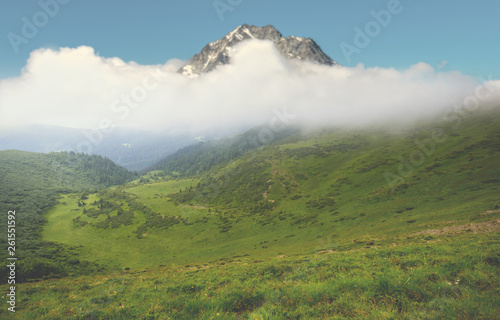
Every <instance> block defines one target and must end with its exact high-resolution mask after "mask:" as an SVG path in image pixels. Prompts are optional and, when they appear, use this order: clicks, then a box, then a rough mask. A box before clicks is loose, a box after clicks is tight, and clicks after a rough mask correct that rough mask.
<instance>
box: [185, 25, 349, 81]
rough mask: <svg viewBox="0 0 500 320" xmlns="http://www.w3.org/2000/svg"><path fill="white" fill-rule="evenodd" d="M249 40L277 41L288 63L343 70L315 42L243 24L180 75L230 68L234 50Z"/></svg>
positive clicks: (209, 45) (202, 51)
mask: <svg viewBox="0 0 500 320" xmlns="http://www.w3.org/2000/svg"><path fill="white" fill-rule="evenodd" d="M249 39H259V40H270V41H273V42H274V44H275V45H276V48H277V49H278V51H279V52H280V53H281V54H282V55H283V56H284V57H285V58H287V59H299V60H309V61H314V62H317V63H320V64H325V65H329V66H334V65H336V66H339V64H338V63H337V62H335V61H333V60H332V59H331V58H330V57H329V56H328V55H327V54H325V53H324V52H323V50H321V48H320V47H319V46H318V44H317V43H316V42H315V41H314V40H313V39H311V38H302V37H295V36H289V37H286V38H285V37H283V35H282V34H281V33H280V32H279V31H278V30H277V29H276V28H275V27H274V26H272V25H267V26H264V27H258V26H254V25H248V24H242V25H241V26H238V27H237V28H236V29H234V30H233V31H231V32H229V33H228V34H226V35H225V36H224V37H223V38H222V39H219V40H217V41H215V42H211V43H209V44H207V45H206V46H205V47H204V48H203V49H202V50H201V52H200V53H198V54H195V55H194V56H193V57H192V58H191V59H189V61H188V62H187V63H186V64H185V65H184V66H183V67H182V68H180V69H179V71H178V72H179V73H182V74H184V75H187V76H191V77H196V76H198V75H200V74H201V73H206V72H210V71H212V70H213V69H215V68H216V67H217V66H219V65H224V64H228V63H229V62H230V52H231V48H232V47H233V46H235V45H236V44H238V43H240V42H242V41H245V40H249Z"/></svg>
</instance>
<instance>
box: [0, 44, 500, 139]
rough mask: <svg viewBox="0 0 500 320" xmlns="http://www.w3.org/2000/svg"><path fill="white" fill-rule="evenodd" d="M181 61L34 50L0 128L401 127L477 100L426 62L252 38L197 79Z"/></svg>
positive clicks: (14, 83)
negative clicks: (290, 118) (276, 119)
mask: <svg viewBox="0 0 500 320" xmlns="http://www.w3.org/2000/svg"><path fill="white" fill-rule="evenodd" d="M182 63H183V62H182V61H180V60H175V59H174V60H169V61H167V62H166V63H165V64H164V65H154V66H143V65H139V64H137V63H135V62H124V61H123V60H121V59H119V58H104V57H101V56H99V55H98V54H97V53H96V52H95V51H94V49H93V48H90V47H86V46H82V47H78V48H60V49H59V50H52V49H40V50H36V51H33V52H32V53H31V55H30V58H29V59H28V61H27V64H26V66H25V68H24V69H23V71H22V74H21V75H20V76H19V77H16V78H9V79H4V80H2V81H0V127H1V128H12V127H19V126H24V125H29V124H48V125H61V126H66V127H75V128H92V129H101V130H103V131H104V130H106V129H108V128H109V127H112V126H119V127H136V128H141V129H155V130H176V131H185V130H189V131H193V130H194V131H203V130H207V129H217V128H226V129H227V128H237V127H240V126H245V127H248V126H253V125H259V124H262V123H268V122H269V120H270V119H271V118H273V116H274V115H273V110H274V112H276V110H281V111H283V110H284V108H286V112H287V113H290V114H293V115H295V118H294V120H295V121H297V122H304V123H312V124H332V125H339V124H366V123H374V122H377V121H405V120H411V119H418V118H421V117H426V116H430V115H434V114H439V113H440V112H443V110H444V109H445V108H449V107H450V106H452V105H453V104H456V103H460V102H461V101H463V100H464V98H465V97H466V96H467V95H477V93H475V89H477V86H478V84H479V83H478V81H477V80H475V79H472V78H470V77H467V76H464V75H462V74H460V73H458V72H438V71H436V70H434V69H433V68H432V67H431V66H429V65H428V64H425V63H418V64H416V65H413V66H410V67H409V68H407V69H406V70H395V69H391V68H389V69H387V68H365V67H364V66H363V65H361V64H360V65H358V66H356V67H354V68H347V67H342V68H335V67H328V66H322V65H317V64H313V63H309V62H304V61H291V60H287V59H284V58H283V57H282V56H281V55H280V54H279V52H278V51H277V50H276V49H275V47H274V45H273V44H272V43H271V42H268V41H259V40H252V41H245V42H243V43H241V44H240V45H238V46H236V47H235V48H233V50H232V63H231V64H230V65H224V66H220V67H219V68H217V69H216V70H214V71H213V72H211V73H208V74H203V75H202V76H200V77H198V78H188V77H186V76H183V75H180V74H178V73H177V72H176V71H177V70H178V68H179V67H181V66H182ZM488 88H489V91H488V92H489V93H490V94H488V95H487V96H486V95H484V99H482V100H488V101H493V100H495V99H496V100H497V101H500V94H499V92H500V83H499V82H498V81H490V82H489V83H488ZM492 88H493V89H492ZM476 91H477V90H476Z"/></svg>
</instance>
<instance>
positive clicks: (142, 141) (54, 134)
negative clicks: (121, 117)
mask: <svg viewBox="0 0 500 320" xmlns="http://www.w3.org/2000/svg"><path fill="white" fill-rule="evenodd" d="M198 141H199V138H198V139H196V138H195V137H194V136H192V135H187V134H184V135H171V134H167V133H152V132H147V131H141V130H136V129H129V128H127V129H126V128H116V129H115V130H114V131H112V132H111V133H107V134H102V133H99V132H98V131H95V130H86V129H75V128H64V127H58V126H42V125H36V126H29V127H27V128H23V129H17V130H14V131H8V132H1V131H0V150H8V149H16V150H22V151H30V152H52V151H75V152H78V151H82V152H85V153H90V154H98V155H102V156H104V157H107V158H109V159H111V160H113V161H114V162H115V163H117V164H119V165H121V166H123V167H125V168H127V169H129V170H139V169H143V168H146V167H148V166H150V165H152V164H153V163H155V162H157V161H158V160H160V159H162V158H164V157H165V156H168V155H169V154H172V153H174V152H176V151H177V150H179V149H180V148H182V147H184V146H187V145H190V144H193V143H197V142H198ZM88 146H90V149H89V148H88Z"/></svg>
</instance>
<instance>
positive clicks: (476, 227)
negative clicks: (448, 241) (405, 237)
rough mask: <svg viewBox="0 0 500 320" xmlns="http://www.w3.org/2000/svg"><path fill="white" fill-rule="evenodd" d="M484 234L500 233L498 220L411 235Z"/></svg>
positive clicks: (499, 221)
mask: <svg viewBox="0 0 500 320" xmlns="http://www.w3.org/2000/svg"><path fill="white" fill-rule="evenodd" d="M466 232H472V233H484V232H500V219H493V220H490V221H485V222H478V223H467V224H463V225H459V226H451V227H444V228H442V229H429V230H424V231H420V232H416V233H413V234H411V235H412V236H418V235H427V234H431V235H443V234H460V233H466Z"/></svg>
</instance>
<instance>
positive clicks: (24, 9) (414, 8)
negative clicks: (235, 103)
mask: <svg viewBox="0 0 500 320" xmlns="http://www.w3.org/2000/svg"><path fill="white" fill-rule="evenodd" d="M53 1H56V0H42V1H41V2H42V3H50V2H53ZM391 1H395V0H383V1H364V0H344V1H319V0H312V1H293V0H288V1H264V0H241V1H239V0H220V1H219V2H218V3H219V4H220V3H223V4H226V5H228V6H230V9H232V10H231V11H226V12H224V13H223V15H222V17H223V19H221V18H220V15H219V14H218V12H217V10H216V9H215V8H214V1H213V0H203V1H202V0H191V1H160V0H142V1H131V0H125V1H124V0H120V1H118V0H104V1H103V0H85V1H76V0H69V1H68V0H65V1H62V0H60V2H67V3H66V4H59V5H58V6H59V10H58V12H57V13H56V14H55V15H54V17H49V18H48V19H47V21H44V20H43V19H44V17H43V14H40V12H43V11H42V8H41V6H40V4H39V2H38V1H13V0H1V1H0V33H1V41H0V56H1V59H0V79H2V78H7V77H14V76H17V75H19V74H20V70H21V68H22V67H23V66H24V65H25V63H26V60H27V58H28V57H29V54H30V52H31V51H33V50H36V49H38V48H43V47H46V48H47V47H48V48H58V47H78V46H81V45H86V46H91V47H93V48H94V49H95V51H96V52H97V53H99V55H101V56H104V57H119V58H121V59H123V60H125V61H136V62H137V63H140V64H163V63H165V62H166V61H167V60H169V59H172V58H179V59H184V60H187V59H189V58H190V57H191V56H192V55H193V54H195V53H197V52H199V51H200V50H201V48H202V47H203V46H204V45H205V44H206V43H208V42H210V41H215V40H217V39H219V38H221V37H222V36H224V35H225V34H226V33H228V32H230V31H231V30H233V29H234V28H235V27H236V26H238V25H241V24H243V23H248V24H254V25H258V26H262V25H267V24H272V25H274V26H275V27H276V28H277V29H278V30H280V31H281V33H283V34H284V35H285V36H288V35H296V36H304V37H311V38H313V39H315V40H316V42H317V43H318V44H319V45H320V46H321V47H322V48H323V50H324V51H325V52H326V53H327V54H328V55H330V56H331V57H332V58H333V59H334V60H336V61H338V62H339V63H341V64H343V65H347V66H355V65H356V64H357V63H360V62H361V63H364V64H365V66H367V67H373V66H380V67H394V68H397V69H402V68H406V67H408V66H410V65H413V64H416V63H418V62H426V63H428V64H429V65H431V66H434V67H436V68H437V67H438V66H439V68H442V70H444V71H449V70H458V71H460V72H462V73H463V74H466V75H471V76H475V77H484V78H487V77H489V76H492V77H493V78H496V79H498V78H500V63H498V57H499V56H500V41H498V39H499V35H498V31H499V30H500V19H499V17H498V13H499V12H500V1H495V0H490V1H488V0H475V1H460V0H459V1H457V0H455V1H450V0H444V1H432V0H420V1H417V0H413V1H411V0H400V4H399V6H397V9H398V10H397V11H398V12H399V13H397V14H391V18H390V19H391V21H390V22H389V23H388V24H387V26H380V24H379V26H380V30H379V31H378V32H377V30H375V29H373V30H375V33H374V34H375V35H374V36H373V37H369V39H370V43H369V44H368V45H367V46H366V47H364V48H358V49H359V50H358V51H357V52H356V53H352V54H351V55H350V56H349V58H350V59H347V57H346V55H345V54H344V53H343V51H342V48H341V44H342V43H344V44H348V45H352V46H354V45H355V43H354V37H355V31H354V29H355V28H359V29H360V30H365V27H366V26H367V25H370V23H371V22H374V21H375V18H374V17H373V16H372V14H371V13H370V12H371V11H372V10H373V11H375V12H380V11H381V10H388V6H390V5H391ZM395 8H396V7H395ZM37 13H38V16H37ZM34 15H35V16H37V17H38V18H39V19H41V20H40V22H39V24H40V25H41V27H38V28H37V29H38V31H37V33H36V35H35V36H33V37H32V38H30V39H28V38H26V37H23V32H22V28H23V25H24V21H23V18H26V19H27V20H28V21H30V22H33V17H34ZM46 17H47V15H46ZM372 26H373V24H372ZM13 34H15V35H18V36H20V37H23V38H24V39H26V40H27V43H20V44H18V45H17V47H18V49H19V51H18V52H17V53H16V52H15V51H14V49H13V46H12V45H11V41H10V40H9V35H10V37H11V39H12V37H15V36H13ZM16 39H18V38H16ZM443 61H447V63H445V64H441V63H442V62H443Z"/></svg>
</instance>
